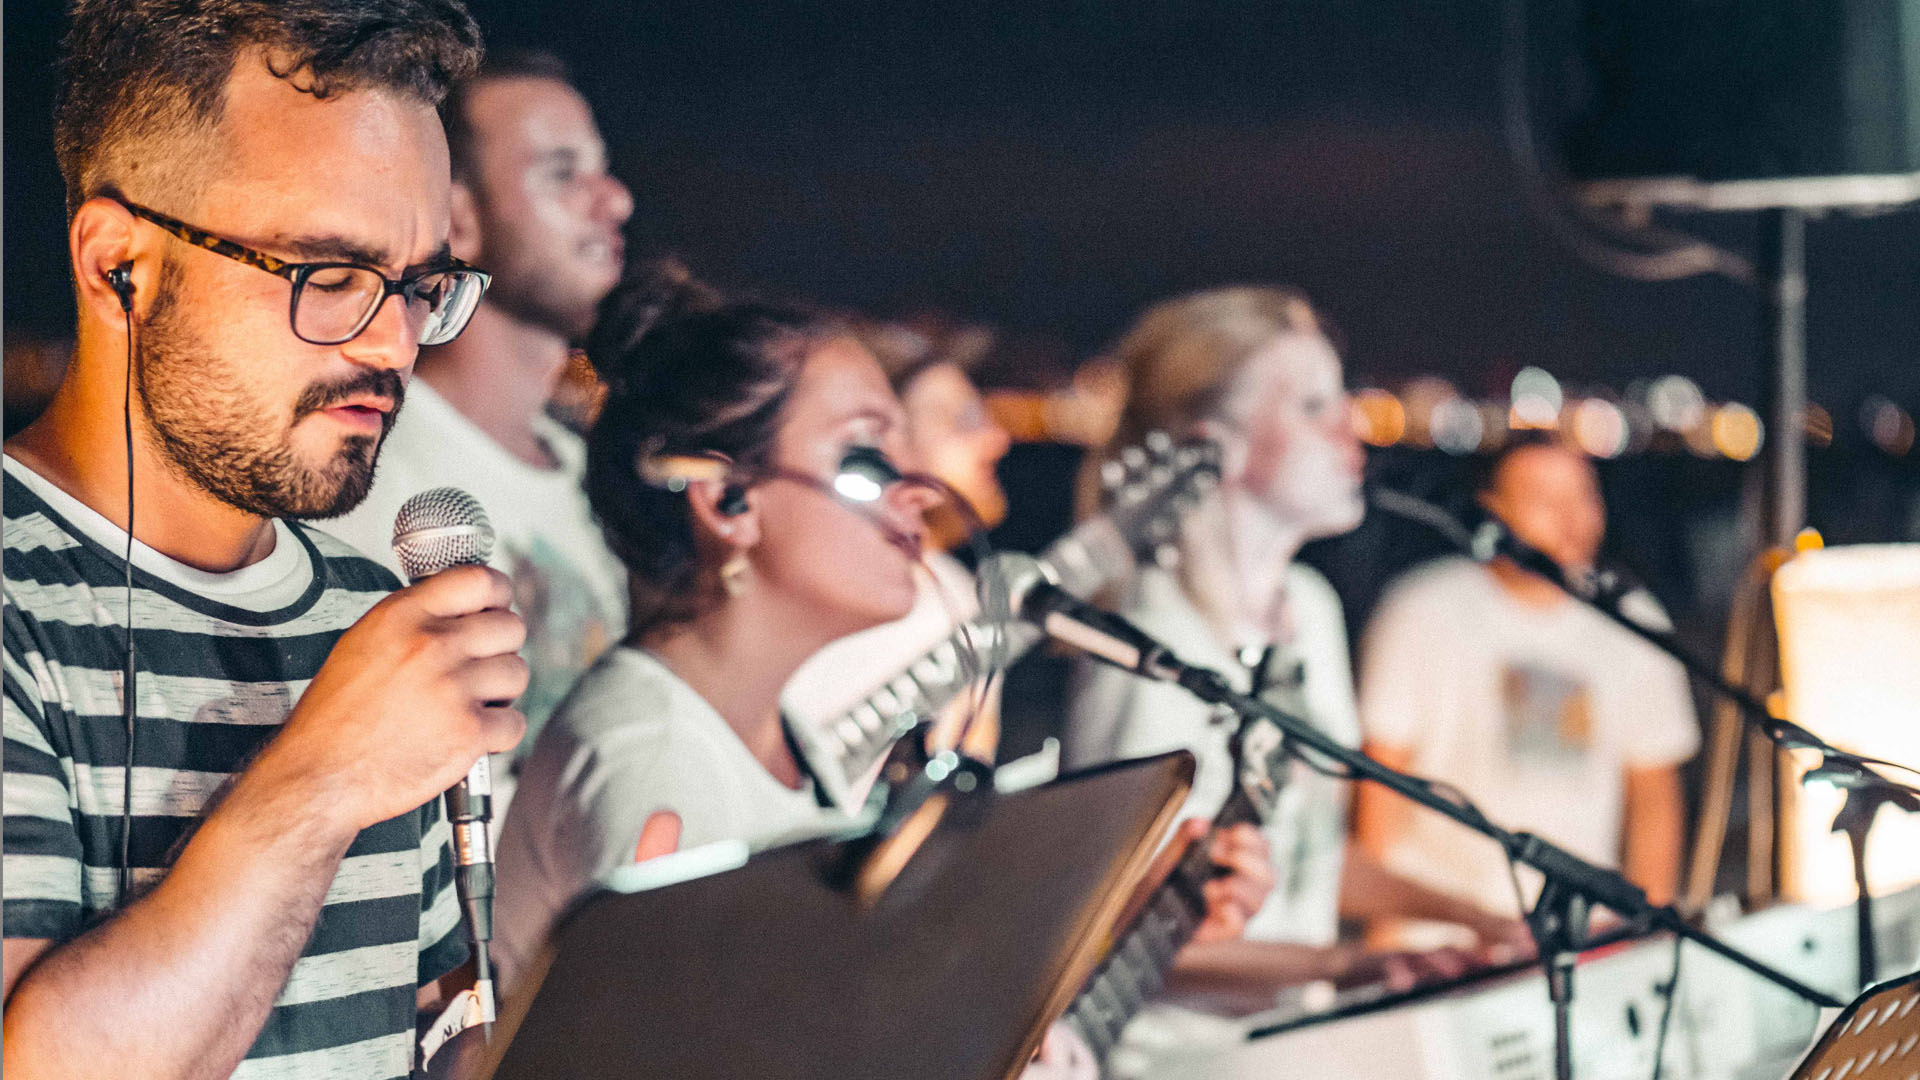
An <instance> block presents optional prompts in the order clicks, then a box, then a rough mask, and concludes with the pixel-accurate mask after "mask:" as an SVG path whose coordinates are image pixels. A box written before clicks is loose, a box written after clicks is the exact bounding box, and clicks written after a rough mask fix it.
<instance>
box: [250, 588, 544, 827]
mask: <svg viewBox="0 0 1920 1080" xmlns="http://www.w3.org/2000/svg"><path fill="white" fill-rule="evenodd" d="M512 599H513V593H512V587H511V585H510V583H509V582H508V580H507V577H506V575H504V574H501V573H499V572H498V571H495V570H492V569H490V568H488V567H485V566H456V567H453V568H451V569H448V570H446V572H444V573H440V574H435V575H433V576H432V577H429V578H426V579H425V580H422V581H420V582H419V583H418V584H415V585H412V586H410V587H408V588H404V589H401V590H399V591H397V592H394V593H392V594H391V595H389V596H387V597H385V598H384V599H382V600H381V601H380V602H379V603H377V604H375V605H373V607H372V608H371V609H369V610H368V611H367V613H366V614H365V615H363V616H361V618H360V621H359V622H357V623H355V624H354V625H353V627H352V628H351V629H349V630H348V631H347V632H346V633H345V634H343V635H341V637H340V639H339V641H338V642H336V643H335V645H334V647H333V651H332V652H331V653H330V654H329V655H328V657H327V662H326V663H325V664H324V665H322V666H321V668H320V671H319V672H318V673H317V674H316V675H315V676H314V678H313V681H312V682H311V683H309V684H308V686H307V688H306V690H305V691H304V692H303V693H302V694H301V695H300V699H299V701H298V703H297V704H296V705H295V706H294V709H293V712H292V714H291V715H290V716H289V717H288V719H287V723H286V725H285V727H284V728H283V729H282V730H281V732H280V734H279V735H278V736H277V737H276V738H275V739H274V740H273V742H272V743H271V744H269V746H268V749H267V750H266V751H264V752H263V757H265V756H267V755H272V756H274V757H281V756H283V755H284V760H285V761H286V762H287V763H288V765H289V769H290V771H291V772H292V773H293V774H294V775H297V776H299V777H301V778H303V779H310V780H311V781H312V782H313V784H314V785H315V787H316V791H315V792H314V799H315V800H316V801H317V804H318V805H317V807H316V809H318V810H319V811H320V812H321V813H322V814H332V813H334V812H337V813H338V815H339V816H340V818H341V820H340V822H339V824H340V825H341V826H343V827H346V828H350V829H351V830H353V831H355V832H357V831H359V830H361V829H365V828H367V827H369V826H371V825H374V824H377V823H378V822H382V821H385V820H387V819H389V818H392V817H397V816H399V815H401V814H404V813H408V812H409V811H412V810H415V809H417V808H419V807H420V806H421V805H423V804H425V803H428V802H431V801H433V800H434V799H436V798H438V797H439V796H440V795H441V793H442V792H445V791H446V790H448V789H449V788H451V787H453V786H454V785H455V784H456V783H458V782H459V781H460V780H461V779H462V778H464V777H465V776H466V775H467V773H468V771H469V770H470V769H471V768H472V767H473V765H474V762H475V760H476V759H480V760H484V756H485V755H486V754H487V753H489V752H501V751H505V750H510V749H512V748H513V747H514V746H515V745H516V744H518V743H519V741H520V737H521V735H522V734H523V733H524V732H525V731H526V720H525V718H524V717H522V716H521V715H520V713H519V712H518V711H517V710H515V709H514V708H513V707H512V706H511V704H510V703H511V702H513V701H515V700H517V699H518V698H519V697H520V695H521V694H522V693H523V692H525V690H526V687H527V677H528V673H527V664H526V661H525V660H523V659H521V657H520V656H519V649H520V646H521V645H522V644H523V643H524V642H525V640H526V627H525V624H523V623H522V622H521V620H520V617H519V616H518V615H515V614H514V613H513V612H512V611H511V610H510V608H509V605H510V603H511V602H512Z"/></svg>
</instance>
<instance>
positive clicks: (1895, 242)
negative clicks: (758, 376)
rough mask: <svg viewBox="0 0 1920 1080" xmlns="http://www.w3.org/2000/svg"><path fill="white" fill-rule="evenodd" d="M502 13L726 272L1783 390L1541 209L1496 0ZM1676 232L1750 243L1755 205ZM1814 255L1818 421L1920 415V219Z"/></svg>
mask: <svg viewBox="0 0 1920 1080" xmlns="http://www.w3.org/2000/svg"><path fill="white" fill-rule="evenodd" d="M59 7H60V5H58V4H55V3H53V2H43V3H36V4H9V5H7V6H6V12H5V50H6V52H5V60H6V64H5V69H6V70H5V78H6V86H5V90H6V94H5V101H6V116H5V138H6V144H5V145H6V155H5V157H6V175H5V222H6V235H5V244H6V251H5V257H6V270H7V282H6V284H7V288H6V293H5V318H6V324H7V326H8V327H9V328H10V329H30V330H36V331H39V332H42V333H52V334H60V333H65V332H67V329H68V327H69V324H70V319H71V314H70V301H69V300H68V297H67V286H66V283H65V273H66V271H65V253H64V243H63V237H62V233H61V225H62V223H61V220H60V197H59V188H58V181H57V177H56V174H55V171H54V169H53V162H52V155H51V152H50V150H49V142H48V138H49V136H48V131H49V123H48V119H47V114H48V109H49V106H50V103H51V95H52V85H53V79H52V76H51V67H50V65H51V63H52V59H53V49H54V42H55V40H56V38H57V35H58V33H59V27H60V23H61V19H62V16H61V14H60V11H59V10H58V8H59ZM472 7H473V10H474V12H475V14H476V16H477V17H478V18H479V20H480V21H481V24H482V26H483V27H484V28H485V29H486V31H487V32H488V34H489V38H490V40H491V41H492V42H494V43H495V44H503V45H504V44H518V45H538V46H541V47H546V48H551V49H553V50H555V51H557V52H559V53H561V54H563V55H564V56H565V57H566V58H567V59H569V60H570V61H571V62H572V63H573V64H574V66H575V67H576V69H577V71H578V74H579V76H580V81H581V82H582V83H583V84H584V86H585V88H586V90H587V93H588V96H589V97H590V99H591V100H592V101H593V102H594V104H595V106H596V108H597V110H598V113H599V118H600V122H601V124H602V126H603V127H604V128H605V130H606V132H607V135H608V139H609V142H610V143H611V145H612V148H613V155H614V160H615V165H616V168H617V170H618V172H619V174H620V175H621V176H622V177H623V178H625V179H626V180H627V182H628V183H629V184H630V185H631V186H632V188H633V190H634V193H635V196H636V200H637V203H638V209H637V212H636V213H635V216H634V222H633V226H632V232H633V234H634V237H635V239H636V240H637V241H638V243H639V246H640V248H641V249H643V250H663V251H675V252H678V253H680V254H682V255H683V256H685V257H686V258H687V259H688V260H689V261H690V262H691V263H692V265H693V266H694V268H695V269H696V270H697V271H700V272H702V273H705V274H708V275H710V276H713V277H715V278H718V279H719V280H721V281H724V282H729V283H734V284H740V285H749V286H753V287H757V288H764V289H766V290H768V291H771V292H775V293H780V294H795V295H800V296H805V297H810V298H812V299H816V300H820V301H825V302H830V303H834V304H843V305H847V306H851V307H856V308H863V309H868V310H877V311H880V312H882V313H887V312H896V311H901V310H908V309H920V308H938V309H943V310H947V311H951V312H953V313H955V314H958V315H960V316H963V317H966V318H969V319H977V320H982V321H986V322H991V323H995V324H999V325H1002V326H1006V327H1009V328H1011V329H1015V330H1020V331H1027V332H1033V333H1037V334H1040V335H1045V336H1047V337H1050V338H1054V339H1058V340H1059V341H1060V342H1061V343H1062V344H1063V346H1064V350H1065V351H1066V352H1067V353H1069V354H1074V355H1085V354H1087V353H1089V352H1091V351H1093V350H1096V349H1098V348H1100V347H1101V346H1103V345H1104V344H1105V343H1107V342H1108V341H1110V340H1111V339H1112V338H1113V337H1114V336H1115V335H1116V334H1117V333H1118V331H1119V330H1120V329H1121V328H1122V327H1123V326H1124V324H1125V322H1126V321H1127V319H1128V318H1130V317H1131V316H1132V315H1133V314H1134V313H1135V312H1137V311H1138V310H1139V309H1140V308H1141V307H1142V306H1143V305H1144V304H1146V303H1147V302H1149V301H1151V300H1154V299H1157V298H1160V297H1164V296H1167V295H1169V294H1171V293H1174V292H1177V291H1181V290H1186V289H1191V288H1196V287H1200V286H1206V285H1212V284H1218V283H1221V282H1224V281H1231V280H1242V279H1246V280H1278V281H1288V282H1293V283H1296V284H1299V285H1301V286H1303V287H1304V288H1306V289H1307V290H1308V292H1309V293H1310V294H1311V295H1313V296H1314V297H1315V298H1316V299H1317V300H1318V302H1319V303H1320V304H1321V305H1323V306H1324V307H1325V308H1326V309H1327V310H1328V311H1329V312H1330V313H1331V314H1332V316H1333V318H1334V320H1335V321H1336V322H1337V323H1338V324H1339V325H1340V326H1342V327H1343V328H1344V329H1345V330H1346V332H1347V336H1348V338H1349V339H1350V346H1351V360H1350V362H1351V366H1352V368H1353V373H1354V376H1355V378H1356V381H1360V380H1368V379H1390V378H1393V377H1396V376H1404V375H1408V374H1413V373H1418V372H1436V373H1440V374H1444V375H1448V376H1451V377H1453V378H1455V379H1456V380H1458V381H1459V382H1460V383H1461V384H1462V385H1463V387H1464V388H1466V389H1467V390H1469V391H1477V392H1487V393H1493V392H1502V391H1504V388H1505V385H1506V380H1507V379H1509V378H1510V377H1511V375H1512V373H1513V372H1514V371H1515V370H1517V369H1518V368H1519V367H1520V366H1521V365H1522V364H1525V363H1538V364H1541V365H1542V366H1545V367H1547V368H1548V369H1549V370H1551V371H1553V372H1554V373H1555V374H1557V375H1559V376H1560V377H1561V378H1562V379H1563V380H1566V381H1569V382H1570V383H1573V384H1581V383H1589V382H1604V383H1610V384H1613V385H1615V386H1620V385H1624V384H1625V383H1626V382H1627V381H1629V380H1630V379H1632V378H1634V377H1636V376H1641V375H1652V374H1659V373H1664V372H1669V371H1678V372H1682V373H1685V374H1688V375H1690V376H1692V377H1693V378H1695V379H1697V380H1698V381H1699V382H1700V383H1701V385H1702V386H1703V387H1704V388H1705V390H1706V391H1707V393H1708V395H1709V396H1710V397H1718V398H1735V399H1742V400H1747V401H1754V400H1757V398H1758V395H1759V391H1760V387H1761V377H1760V374H1759V372H1758V370H1757V365H1756V363H1755V361H1754V355H1755V350H1756V349H1757V347H1758V333H1757V330H1756V326H1757V305H1756V298H1755V296H1754V295H1753V294H1752V292H1751V291H1750V290H1749V289H1748V288H1746V287H1744V286H1741V285H1738V284H1734V283H1731V282H1728V281H1725V280H1721V279H1712V278H1696V279H1692V280H1688V281H1683V282H1677V283H1670V284H1642V283H1635V282H1627V281H1622V280H1618V279H1614V278H1610V277H1608V276H1606V275H1605V274H1603V273H1601V272H1599V271H1597V270H1593V269H1589V268H1588V267H1586V266H1585V265H1583V264H1582V263H1580V262H1579V261H1577V260H1576V259H1575V258H1574V257H1573V256H1571V255H1570V254H1568V253H1567V252H1566V251H1565V250H1563V249H1562V248H1561V247H1560V246H1558V244H1557V243H1556V242H1555V241H1554V240H1553V239H1552V238H1551V237H1550V236H1549V235H1548V234H1547V232H1546V231H1545V229H1544V228H1543V227H1541V226H1540V225H1538V224H1536V222H1535V221H1534V220H1533V219H1532V218H1531V217H1530V216H1529V214H1528V213H1527V212H1526V210H1525V209H1524V200H1523V197H1522V194H1523V192H1522V188H1521V187H1520V185H1519V182H1518V179H1517V177H1516V175H1515V172H1514V170H1513V168H1512V167H1511V165H1510V164H1509V160H1508V157H1507V154H1506V151H1505V149H1504V148H1503V145H1502V143H1501V140H1500V138H1499V116H1500V96H1499V80H1498V74H1499V57H1500V30H1501V27H1500V15H1499V8H1498V5H1497V4H1496V3H1494V2H1492V0H1472V2H1460V3H1432V2H1428V3H1421V2H1417V0H1318V2H1314V3H1307V2H1302V0H1279V2H1276V0H1185V2H1180V3H1167V4H1127V3H1111V2H1099V3H1093V2H1089V3H1077V4H1076V3H1049V2H1032V0H1028V2H994V3H958V4H900V3H855V2H846V3H836V2H831V0H812V2H805V3H801V2H795V3H788V4H768V3H746V4H741V3H716V2H713V0H664V2H649V3H644V4H640V3H633V2H631V0H576V2H569V3H529V2H526V0H513V2H493V0H487V2H479V3H474V4H472ZM1535 51H1536V54H1539V55H1536V57H1535V63H1536V64H1537V65H1538V66H1539V67H1541V68H1542V69H1548V70H1551V69H1553V68H1554V66H1555V65H1556V64H1563V63H1564V62H1565V60H1566V57H1565V56H1564V55H1562V54H1560V53H1556V52H1555V51H1554V48H1553V46H1552V45H1551V44H1548V45H1547V46H1545V47H1544V48H1536V50H1535ZM1542 104H1543V105H1544V104H1546V103H1542ZM316 167H317V168H324V167H325V163H316ZM1679 223H1680V224H1682V225H1684V226H1686V227H1689V228H1693V229H1695V230H1697V231H1701V232H1705V233H1708V234H1711V235H1713V236H1714V237H1716V238H1718V239H1720V240H1722V241H1724V242H1725V243H1726V244H1727V245H1728V246H1730V247H1732V248H1734V249H1736V250H1740V251H1743V252H1750V251H1751V248H1752V246H1753V240H1754V230H1755V225H1754V222H1753V219H1752V216H1751V215H1745V214H1739V215H1728V216H1724V217H1713V218H1708V217H1704V216H1700V215H1694V216H1692V217H1688V218H1684V219H1680V220H1679ZM1810 244H1811V249H1810V254H1809V265H1810V272H1811V275H1812V281H1813V293H1812V297H1811V299H1810V301H1809V312H1808V328H1809V334H1810V338H1811V342H1810V354H1811V366H1812V372H1811V384H1812V390H1813V394H1814V397H1815V399H1816V400H1821V401H1824V402H1827V403H1829V405H1830V406H1834V407H1836V408H1835V412H1836V415H1840V414H1841V413H1842V409H1843V408H1844V407H1845V406H1846V405H1848V403H1849V402H1851V401H1852V400H1853V399H1855V398H1857V397H1858V396H1860V395H1861V394H1863V393H1866V392H1868V391H1870V390H1877V391H1880V392H1882V393H1886V394H1889V395H1890V396H1892V397H1893V398H1894V399H1895V400H1899V401H1903V402H1905V403H1907V404H1908V405H1909V406H1911V405H1912V404H1914V403H1915V401H1916V399H1920V363H1916V361H1917V360H1920V213H1916V212H1915V211H1913V210H1911V209H1908V210H1905V211H1901V212H1897V213H1893V214H1887V215H1883V216H1879V217H1875V218H1870V219H1864V220H1862V219H1858V218H1855V217H1850V216H1834V217H1830V218H1827V219H1824V220H1820V221H1816V222H1814V223H1813V226H1812V228H1811V230H1810Z"/></svg>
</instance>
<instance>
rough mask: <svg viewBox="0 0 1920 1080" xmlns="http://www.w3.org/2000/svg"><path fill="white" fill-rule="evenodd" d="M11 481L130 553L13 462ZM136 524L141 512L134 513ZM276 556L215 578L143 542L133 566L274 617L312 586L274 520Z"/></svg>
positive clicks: (109, 545) (304, 561) (299, 550)
mask: <svg viewBox="0 0 1920 1080" xmlns="http://www.w3.org/2000/svg"><path fill="white" fill-rule="evenodd" d="M6 470H7V475H9V476H12V477H13V478H15V479H16V480H19V481H20V482H21V483H23V484H25V485H27V487H29V488H31V489H32V490H33V493H34V494H35V495H38V496H40V498H41V499H43V500H45V502H46V504H47V505H48V506H50V507H52V508H53V509H54V510H56V511H58V512H59V514H60V516H62V517H64V518H66V519H67V522H68V523H69V524H71V525H72V526H73V527H74V528H76V529H79V530H80V531H81V532H83V533H85V534H86V535H87V538H88V539H90V540H92V541H94V542H95V543H97V544H99V545H100V546H101V547H104V548H106V549H107V550H108V551H111V552H113V553H114V554H115V555H116V556H118V555H120V554H122V553H124V552H125V551H126V550H127V532H126V530H125V529H122V528H120V527H119V526H118V525H115V524H114V523H113V522H111V521H108V520H107V519H106V517H105V516H104V515H102V514H101V513H100V512H99V511H98V510H95V509H94V508H93V507H91V506H88V505H87V504H86V503H83V502H81V501H80V500H79V499H76V498H74V497H73V496H72V495H69V494H67V493H66V492H65V491H63V490H62V489H61V488H60V487H59V486H57V485H56V484H54V483H53V482H52V481H50V480H48V479H46V478H45V477H43V476H41V475H40V474H39V473H37V472H34V471H33V470H32V469H30V468H28V467H27V465H26V463H24V462H21V461H17V460H15V459H14V458H11V457H9V458H7V459H6ZM134 514H135V517H136V519H137V518H138V515H139V507H138V506H136V507H134ZM272 525H273V550H272V551H271V552H268V553H267V557H266V558H264V559H261V560H260V561H258V562H254V563H249V564H247V565H246V566H243V567H241V568H240V569H238V570H233V571H229V572H226V573H214V572H212V571H208V570H201V569H199V568H197V567H192V566H188V565H187V564H186V563H183V562H178V561H176V560H174V559H173V558H171V557H169V556H167V555H164V554H162V553H160V552H158V551H155V550H154V549H153V548H150V547H148V546H147V545H146V544H144V543H141V542H140V541H139V540H137V539H136V540H135V541H134V542H133V565H134V566H135V567H137V568H138V569H140V570H141V571H144V572H145V573H149V574H152V575H153V576H154V577H157V578H159V579H160V580H162V581H165V582H167V583H169V584H172V585H177V586H179V587H180V588H182V589H184V590H186V591H187V592H190V593H193V594H194V595H196V596H204V597H206V598H207V599H209V600H218V601H219V602H221V603H223V604H227V605H230V606H232V607H237V608H241V609H244V610H246V611H259V612H270V611H279V610H280V609H281V608H284V607H286V606H288V605H289V604H292V603H293V602H294V601H295V600H298V599H299V598H300V596H301V595H302V594H304V593H305V592H306V591H307V587H308V586H309V585H311V584H313V560H312V559H310V558H309V557H308V556H307V552H306V549H305V548H303V547H302V546H301V544H300V541H299V540H298V539H296V538H295V537H294V535H293V528H292V526H289V525H288V524H287V523H286V522H284V521H281V520H280V519H278V518H275V519H274V520H273V522H272Z"/></svg>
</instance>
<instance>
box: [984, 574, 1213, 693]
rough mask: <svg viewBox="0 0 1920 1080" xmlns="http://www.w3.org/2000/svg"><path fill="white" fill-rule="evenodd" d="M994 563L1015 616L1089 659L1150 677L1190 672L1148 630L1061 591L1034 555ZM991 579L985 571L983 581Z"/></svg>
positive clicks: (1168, 678) (1167, 678)
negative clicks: (1086, 655)
mask: <svg viewBox="0 0 1920 1080" xmlns="http://www.w3.org/2000/svg"><path fill="white" fill-rule="evenodd" d="M992 563H993V567H992V572H993V573H995V574H998V575H1000V577H1001V580H1003V581H1005V582H1006V589H1007V609H1008V611H1009V612H1010V613H1011V614H1012V615H1013V616H1014V617H1015V618H1017V619H1022V620H1024V621H1026V622H1030V623H1032V624H1033V625H1035V626H1037V627H1039V628H1040V629H1041V630H1042V631H1044V632H1045V633H1046V634H1047V635H1048V636H1050V637H1053V638H1055V639H1057V640H1059V641H1063V642H1065V643H1067V644H1068V645H1072V646H1073V647H1075V648H1077V649H1079V650H1081V651H1082V652H1085V653H1087V654H1088V655H1089V656H1092V657H1094V658H1096V659H1099V660H1103V661H1105V662H1107V663H1109V664H1112V665H1113V666H1114V667H1117V668H1120V669H1122V670H1125V671H1131V672H1133V673H1135V674H1137V675H1144V676H1146V677H1148V678H1150V679H1159V680H1163V681H1168V682H1172V681H1177V680H1178V679H1179V678H1180V675H1181V673H1182V672H1183V671H1185V670H1186V665H1185V664H1183V663H1182V662H1181V661H1180V659H1179V658H1178V657H1176V656H1174V655H1173V653H1172V652H1170V651H1169V650H1168V649H1167V647H1166V646H1164V645H1162V644H1160V643H1159V642H1157V641H1155V640H1154V639H1153V637H1152V636H1151V635H1149V634H1147V632H1146V631H1144V630H1141V629H1140V628H1139V627H1137V626H1135V625H1133V624H1132V623H1130V622H1128V621H1127V620H1126V619H1124V618H1121V617H1120V616H1118V615H1115V614H1114V613H1112V612H1110V611H1105V610H1102V609H1101V608H1098V607H1095V606H1094V605H1092V604H1089V603H1087V602H1086V601H1085V600H1082V599H1080V598H1079V597H1076V596H1074V595H1073V594H1071V593H1069V592H1067V591H1066V590H1065V589H1062V588H1060V586H1059V585H1058V584H1056V583H1055V582H1054V580H1053V579H1052V578H1051V577H1050V576H1049V575H1048V573H1047V571H1046V568H1045V567H1043V566H1041V565H1040V563H1039V562H1038V561H1037V560H1035V559H1034V558H1033V557H1031V556H1028V555H1019V554H1012V553H1002V554H999V555H995V556H994V557H993V560H992ZM987 576H988V575H987V574H984V573H983V574H982V575H981V580H982V581H985V580H987Z"/></svg>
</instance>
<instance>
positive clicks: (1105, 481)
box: [1100, 459, 1127, 492]
mask: <svg viewBox="0 0 1920 1080" xmlns="http://www.w3.org/2000/svg"><path fill="white" fill-rule="evenodd" d="M1126 482H1127V467H1126V466H1125V465H1123V464H1121V463H1120V462H1119V461H1115V460H1111V459H1109V460H1107V461H1103V462H1101V463H1100V486H1101V487H1102V488H1104V489H1105V490H1107V491H1110V492H1111V491H1117V490H1119V488H1120V485H1122V484H1124V483H1126Z"/></svg>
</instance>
